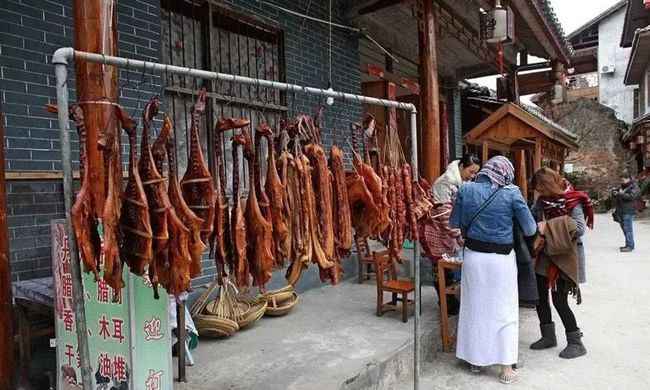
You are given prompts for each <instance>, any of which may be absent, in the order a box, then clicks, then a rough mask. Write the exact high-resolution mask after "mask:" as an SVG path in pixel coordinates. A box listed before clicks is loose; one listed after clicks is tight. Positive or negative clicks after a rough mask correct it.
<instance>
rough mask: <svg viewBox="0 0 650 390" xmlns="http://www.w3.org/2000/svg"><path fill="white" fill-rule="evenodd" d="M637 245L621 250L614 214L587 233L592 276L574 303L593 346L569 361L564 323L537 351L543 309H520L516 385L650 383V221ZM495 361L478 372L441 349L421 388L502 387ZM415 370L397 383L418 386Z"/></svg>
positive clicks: (640, 227)
mask: <svg viewBox="0 0 650 390" xmlns="http://www.w3.org/2000/svg"><path fill="white" fill-rule="evenodd" d="M635 230H636V231H635V237H636V245H637V250H636V252H633V253H628V254H621V253H619V251H618V247H619V246H621V245H623V236H622V233H621V231H620V229H619V227H618V225H616V224H615V223H614V222H613V221H612V219H611V218H610V217H609V216H608V215H599V216H597V219H596V229H595V230H593V231H589V232H588V233H587V234H586V237H585V245H586V253H587V284H585V285H583V286H582V296H583V303H582V304H581V305H580V306H575V304H573V305H572V307H573V308H574V309H575V313H576V317H577V319H578V325H579V326H580V327H581V328H582V329H583V332H584V334H585V337H584V339H583V340H584V343H585V346H586V347H587V349H588V354H587V355H586V356H585V357H581V358H578V359H575V360H571V361H566V360H563V359H560V358H559V357H558V356H557V355H558V353H559V352H560V350H561V349H562V348H564V346H565V340H564V337H563V334H560V333H561V332H563V331H564V330H563V328H562V326H561V323H560V321H559V318H556V319H555V321H556V323H557V324H558V325H559V329H557V330H558V343H561V345H558V347H557V348H555V349H550V350H546V351H541V352H533V351H531V350H530V349H529V348H528V345H529V344H530V343H532V342H533V341H535V340H536V339H537V338H538V337H539V330H538V325H537V324H538V323H537V316H536V314H535V312H534V311H533V310H528V309H522V311H521V322H520V347H519V351H520V355H519V356H520V361H523V364H524V367H523V368H522V371H521V378H520V380H519V381H518V382H517V383H515V384H512V385H510V386H508V388H514V389H550V388H556V389H593V390H595V389H649V388H650V332H649V330H650V303H649V302H650V240H649V239H648V238H650V221H648V220H646V221H637V222H636V223H635ZM574 302H575V301H574V300H572V303H574ZM497 373H498V369H497V368H492V369H490V370H487V371H486V372H484V373H483V374H480V375H474V374H471V373H470V372H469V369H468V368H466V366H465V365H463V364H461V363H459V362H458V361H457V360H456V358H455V357H454V355H453V354H445V353H440V354H438V355H437V356H436V358H435V360H434V361H433V362H428V363H426V364H425V365H424V367H423V375H422V378H421V388H422V389H482V390H484V389H503V388H504V385H502V384H501V383H499V382H498V380H497ZM412 386H413V385H412V381H411V379H410V378H409V379H408V380H405V381H403V382H401V383H400V384H398V385H397V386H396V387H395V388H396V389H409V388H412Z"/></svg>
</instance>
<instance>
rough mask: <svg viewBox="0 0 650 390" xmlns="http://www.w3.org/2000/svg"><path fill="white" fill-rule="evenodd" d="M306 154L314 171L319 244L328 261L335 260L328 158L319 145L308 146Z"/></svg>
mask: <svg viewBox="0 0 650 390" xmlns="http://www.w3.org/2000/svg"><path fill="white" fill-rule="evenodd" d="M304 149H305V154H306V155H307V156H308V157H309V161H310V163H311V166H312V167H313V170H312V171H311V176H312V179H313V182H312V183H313V184H312V186H311V187H312V188H313V191H314V196H315V204H314V205H315V210H314V211H315V216H316V217H317V220H318V225H317V226H318V229H317V232H318V238H319V243H320V245H321V247H322V249H323V251H324V252H325V256H326V257H327V259H328V260H331V259H333V258H334V226H333V225H334V224H333V221H332V218H333V215H332V214H333V209H332V179H331V174H330V171H329V169H328V168H327V158H326V157H325V151H324V150H323V148H322V147H321V146H320V145H318V144H314V143H312V144H308V145H307V146H305V148H304Z"/></svg>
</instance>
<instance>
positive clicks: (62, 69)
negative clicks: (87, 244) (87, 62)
mask: <svg viewBox="0 0 650 390" xmlns="http://www.w3.org/2000/svg"><path fill="white" fill-rule="evenodd" d="M52 63H53V64H54V71H55V73H56V102H57V104H58V106H59V110H58V115H59V136H60V138H61V164H62V165H61V166H62V168H63V169H62V170H63V196H64V201H65V221H66V225H67V230H68V240H69V243H70V273H71V275H72V296H73V298H74V317H75V328H76V331H77V340H78V342H79V355H80V359H79V360H80V363H81V380H82V382H83V384H84V387H86V388H91V387H92V383H93V376H92V371H91V370H92V369H91V367H90V352H89V350H88V331H87V329H88V328H87V326H86V314H85V313H86V312H85V301H84V292H83V285H82V284H81V266H80V264H79V253H78V252H77V236H76V235H75V233H74V230H73V228H72V219H71V216H70V210H71V209H72V195H73V193H74V189H73V182H72V151H71V150H70V118H69V117H68V86H67V81H68V58H66V57H63V56H56V55H55V56H54V57H53V58H52ZM86 169H88V167H86Z"/></svg>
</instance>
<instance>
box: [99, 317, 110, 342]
mask: <svg viewBox="0 0 650 390" xmlns="http://www.w3.org/2000/svg"><path fill="white" fill-rule="evenodd" d="M109 324H110V322H108V320H107V319H106V316H104V315H103V316H102V318H100V319H99V337H101V338H102V339H103V340H104V341H106V339H108V338H110V337H111V333H110V331H109V329H108V325H109Z"/></svg>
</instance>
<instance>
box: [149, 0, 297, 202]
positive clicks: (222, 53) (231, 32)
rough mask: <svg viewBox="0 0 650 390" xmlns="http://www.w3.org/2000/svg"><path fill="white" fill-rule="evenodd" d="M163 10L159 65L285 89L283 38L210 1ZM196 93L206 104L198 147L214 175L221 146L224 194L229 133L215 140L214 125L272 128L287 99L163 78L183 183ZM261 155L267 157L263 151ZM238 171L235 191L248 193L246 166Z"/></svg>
mask: <svg viewBox="0 0 650 390" xmlns="http://www.w3.org/2000/svg"><path fill="white" fill-rule="evenodd" d="M161 8H162V12H161V14H162V40H163V45H162V59H163V61H164V62H165V63H168V64H172V65H177V66H186V67H191V68H197V69H208V70H212V71H215V72H222V73H229V74H236V75H240V76H246V77H252V78H258V79H267V80H273V81H280V82H284V81H285V74H284V35H283V32H282V30H279V29H277V28H274V27H271V26H267V25H265V24H264V23H261V22H260V21H259V20H257V19H254V18H251V17H249V16H246V15H241V14H238V13H236V12H233V11H231V10H229V9H227V8H225V7H223V6H220V5H217V4H214V3H212V2H210V1H200V0H194V1H190V0H162V1H161ZM202 87H205V88H206V89H207V90H208V93H207V96H208V99H209V102H207V104H206V106H207V108H206V114H205V115H204V117H203V119H202V121H201V123H200V127H199V135H200V139H201V142H202V145H201V146H202V149H203V153H204V156H207V158H208V160H209V165H210V168H211V171H212V172H213V174H214V167H215V155H216V153H215V148H216V147H217V145H218V144H219V145H221V152H222V153H221V155H222V156H223V158H224V162H225V163H224V166H223V169H222V172H221V173H220V174H221V175H222V177H223V178H224V179H225V181H226V183H227V185H226V189H227V192H228V193H230V192H231V191H232V176H233V172H232V166H233V165H232V148H231V142H230V138H231V136H232V131H229V132H226V133H222V134H214V129H213V126H214V123H215V122H216V120H217V119H218V118H219V117H221V116H225V117H237V118H246V119H248V120H250V121H251V127H250V129H251V130H252V131H253V132H254V129H255V127H256V126H257V125H258V124H259V123H262V122H267V123H269V124H271V125H272V126H274V127H275V128H277V127H278V125H279V122H280V118H281V117H283V116H284V114H285V112H286V110H287V106H286V97H285V94H284V93H279V92H277V91H276V90H273V89H269V88H262V87H258V86H245V85H241V84H235V83H229V82H214V81H209V80H199V79H195V78H191V77H184V76H182V75H168V76H167V77H166V88H165V93H166V96H165V104H166V108H167V110H168V112H169V114H170V116H171V117H172V120H173V122H174V133H175V135H176V142H177V154H178V165H179V167H178V169H179V173H180V174H181V175H182V174H183V172H184V171H185V169H186V166H187V155H188V142H189V129H190V126H191V109H192V105H193V102H194V100H195V98H196V93H197V91H198V90H199V89H200V88H202ZM261 150H262V151H265V150H266V145H265V144H264V145H262V148H261ZM264 155H266V153H264ZM264 160H265V159H263V161H264ZM240 167H242V168H243V171H242V172H241V173H242V176H241V180H240V183H242V185H243V189H244V190H246V189H247V188H248V179H247V176H246V174H245V173H246V170H245V168H246V165H245V163H242V164H240Z"/></svg>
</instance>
